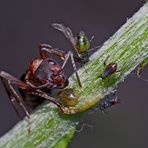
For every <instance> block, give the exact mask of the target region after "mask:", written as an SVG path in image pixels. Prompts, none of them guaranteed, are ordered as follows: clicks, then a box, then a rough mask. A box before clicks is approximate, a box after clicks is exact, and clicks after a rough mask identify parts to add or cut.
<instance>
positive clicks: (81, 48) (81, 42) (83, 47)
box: [75, 31, 90, 54]
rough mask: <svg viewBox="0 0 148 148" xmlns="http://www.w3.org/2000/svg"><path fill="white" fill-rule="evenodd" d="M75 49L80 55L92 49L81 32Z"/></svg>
mask: <svg viewBox="0 0 148 148" xmlns="http://www.w3.org/2000/svg"><path fill="white" fill-rule="evenodd" d="M75 47H76V49H77V51H78V53H79V54H81V53H85V52H87V51H88V49H89V47H90V41H89V39H88V38H87V36H86V35H85V33H84V32H83V31H80V32H79V34H78V35H77V38H76V45H75Z"/></svg>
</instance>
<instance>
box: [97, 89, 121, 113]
mask: <svg viewBox="0 0 148 148" xmlns="http://www.w3.org/2000/svg"><path fill="white" fill-rule="evenodd" d="M118 103H120V100H119V99H118V98H117V92H116V89H115V90H114V92H111V93H110V94H109V95H107V96H106V97H105V98H103V99H102V100H101V101H100V103H99V106H100V110H101V111H104V110H105V109H106V108H109V107H111V106H113V105H115V104H118Z"/></svg>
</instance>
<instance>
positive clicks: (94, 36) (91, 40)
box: [89, 35, 95, 43]
mask: <svg viewBox="0 0 148 148" xmlns="http://www.w3.org/2000/svg"><path fill="white" fill-rule="evenodd" d="M94 38H95V36H94V35H93V36H92V37H91V38H90V40H89V41H90V43H91V42H92V40H93V39H94Z"/></svg>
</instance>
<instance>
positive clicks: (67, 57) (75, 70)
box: [62, 51, 82, 87]
mask: <svg viewBox="0 0 148 148" xmlns="http://www.w3.org/2000/svg"><path fill="white" fill-rule="evenodd" d="M69 58H71V62H72V66H73V69H74V72H75V74H76V78H77V81H78V84H79V86H80V87H82V84H81V81H80V78H79V75H78V72H77V68H76V64H75V61H74V56H73V53H72V52H71V51H69V52H68V53H67V55H66V57H65V60H64V62H63V65H62V69H64V67H65V65H66V63H67V61H68V59H69Z"/></svg>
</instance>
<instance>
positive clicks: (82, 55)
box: [52, 23, 100, 65]
mask: <svg viewBox="0 0 148 148" xmlns="http://www.w3.org/2000/svg"><path fill="white" fill-rule="evenodd" d="M52 26H53V27H54V28H55V29H57V30H59V31H61V32H63V34H64V35H65V37H66V38H67V39H68V40H69V41H70V43H71V44H72V47H73V49H74V51H75V52H76V54H77V57H75V61H76V62H80V63H82V64H83V65H84V64H85V63H87V62H88V61H89V52H90V51H94V50H96V49H98V48H99V47H100V46H97V47H94V48H92V49H89V48H90V42H91V40H92V39H90V40H89V39H88V37H87V36H86V34H85V32H84V31H80V32H79V33H78V34H77V36H76V37H74V36H73V33H72V31H71V29H70V28H69V27H66V26H64V25H63V24H57V23H54V24H52Z"/></svg>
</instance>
